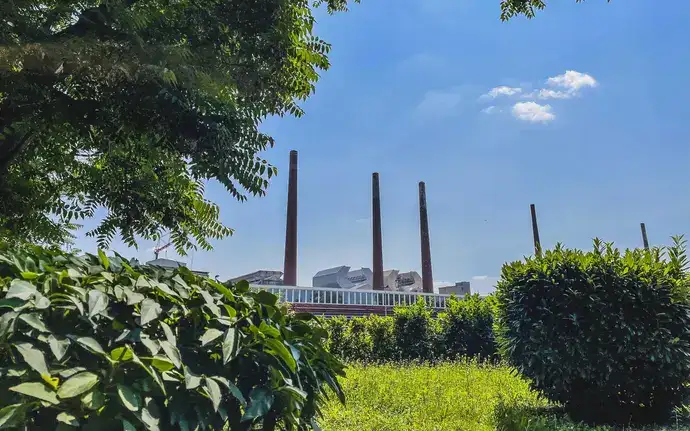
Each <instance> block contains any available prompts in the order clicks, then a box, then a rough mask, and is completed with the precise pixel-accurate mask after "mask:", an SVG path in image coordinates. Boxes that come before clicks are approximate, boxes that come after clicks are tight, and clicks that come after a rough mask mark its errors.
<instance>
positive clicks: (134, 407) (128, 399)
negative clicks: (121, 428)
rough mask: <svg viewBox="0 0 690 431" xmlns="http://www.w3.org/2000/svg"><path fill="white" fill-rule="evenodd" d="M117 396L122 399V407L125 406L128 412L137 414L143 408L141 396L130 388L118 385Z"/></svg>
mask: <svg viewBox="0 0 690 431" xmlns="http://www.w3.org/2000/svg"><path fill="white" fill-rule="evenodd" d="M117 395H118V396H119V397H120V401H121V402H122V405H123V406H125V408H127V410H129V411H132V412H136V411H139V409H140V408H141V399H140V398H139V394H137V393H136V392H134V391H133V390H132V388H130V387H129V386H127V385H117Z"/></svg>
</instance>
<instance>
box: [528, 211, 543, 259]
mask: <svg viewBox="0 0 690 431" xmlns="http://www.w3.org/2000/svg"><path fill="white" fill-rule="evenodd" d="M529 210H530V212H531V213H532V235H533V236H534V255H535V256H541V242H540V241H539V226H537V209H536V208H535V207H534V204H530V206H529Z"/></svg>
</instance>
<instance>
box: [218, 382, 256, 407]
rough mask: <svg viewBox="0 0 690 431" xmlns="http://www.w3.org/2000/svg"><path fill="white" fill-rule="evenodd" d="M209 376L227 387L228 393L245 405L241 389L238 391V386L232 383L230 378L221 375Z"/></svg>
mask: <svg viewBox="0 0 690 431" xmlns="http://www.w3.org/2000/svg"><path fill="white" fill-rule="evenodd" d="M211 378H212V379H213V380H215V381H217V382H219V383H221V384H222V385H223V386H225V387H226V388H228V390H229V391H230V393H231V394H232V395H233V396H234V397H235V398H237V400H238V401H239V402H240V404H242V405H243V406H246V405H247V400H246V399H245V398H244V395H243V394H242V391H240V388H238V387H237V386H235V384H234V383H232V382H231V381H230V380H228V379H226V378H225V377H222V376H211Z"/></svg>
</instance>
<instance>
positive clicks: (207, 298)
mask: <svg viewBox="0 0 690 431" xmlns="http://www.w3.org/2000/svg"><path fill="white" fill-rule="evenodd" d="M199 294H201V297H202V298H204V302H205V303H206V306H207V307H208V309H209V310H211V313H213V315H214V316H216V317H220V308H219V307H218V305H216V301H215V300H214V299H213V297H212V296H211V294H210V293H208V292H207V291H205V290H204V289H203V288H200V289H199Z"/></svg>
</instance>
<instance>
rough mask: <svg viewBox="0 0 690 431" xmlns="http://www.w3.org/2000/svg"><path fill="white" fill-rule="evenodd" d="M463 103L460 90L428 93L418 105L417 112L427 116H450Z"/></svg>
mask: <svg viewBox="0 0 690 431" xmlns="http://www.w3.org/2000/svg"><path fill="white" fill-rule="evenodd" d="M461 101H462V94H460V91H459V90H458V89H451V90H448V91H437V90H432V91H427V92H426V94H424V98H423V99H422V101H421V102H420V103H419V105H417V111H419V112H422V113H425V114H449V113H450V112H451V111H453V110H454V109H455V108H457V107H458V105H459V104H460V102H461Z"/></svg>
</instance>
